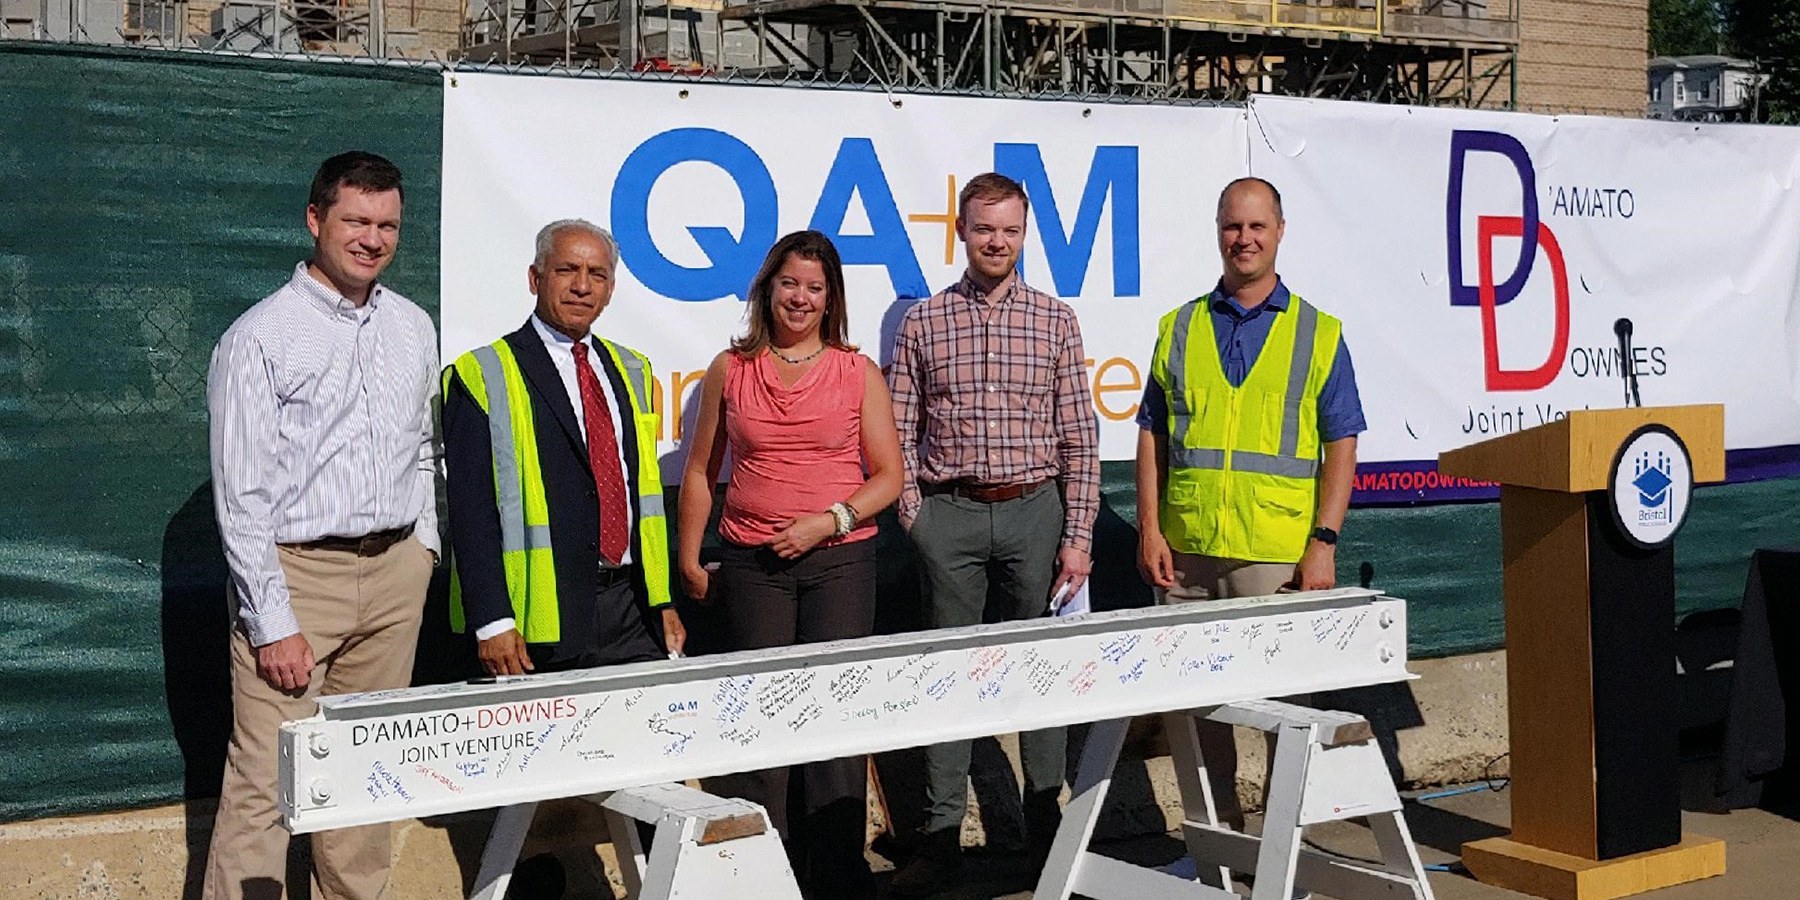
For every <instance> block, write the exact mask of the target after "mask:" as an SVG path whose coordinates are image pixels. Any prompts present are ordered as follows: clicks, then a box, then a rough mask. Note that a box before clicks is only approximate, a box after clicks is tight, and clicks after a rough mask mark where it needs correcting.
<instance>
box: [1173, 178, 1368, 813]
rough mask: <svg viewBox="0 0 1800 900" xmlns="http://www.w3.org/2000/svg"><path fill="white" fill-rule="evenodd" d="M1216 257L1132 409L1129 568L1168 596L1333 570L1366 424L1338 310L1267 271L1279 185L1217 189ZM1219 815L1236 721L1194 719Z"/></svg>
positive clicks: (1219, 594)
mask: <svg viewBox="0 0 1800 900" xmlns="http://www.w3.org/2000/svg"><path fill="white" fill-rule="evenodd" d="M1217 221H1218V238H1219V255H1220V257H1221V258H1222V260H1223V262H1224V273H1223V275H1222V276H1221V277H1220V279H1219V283H1218V286H1217V287H1215V288H1214V289H1213V291H1212V293H1210V294H1208V295H1206V296H1203V297H1200V298H1199V299H1196V300H1193V301H1190V302H1188V303H1186V304H1184V305H1182V306H1181V307H1180V308H1178V309H1176V310H1174V311H1173V312H1170V313H1169V314H1168V315H1166V316H1164V317H1163V319H1162V322H1161V323H1160V326H1159V328H1158V333H1157V341H1156V351H1155V356H1154V357H1153V359H1152V363H1151V378H1150V380H1149V383H1148V384H1147V385H1146V386H1145V388H1144V397H1143V402H1142V404H1141V405H1140V407H1139V410H1138V417H1137V422H1138V426H1139V428H1140V429H1141V430H1140V432H1139V434H1138V450H1137V487H1138V534H1139V538H1138V568H1139V570H1140V571H1141V572H1142V573H1143V575H1144V579H1145V580H1146V581H1148V582H1150V583H1151V584H1152V585H1154V586H1156V588H1158V591H1157V595H1158V599H1159V600H1160V601H1161V602H1164V603H1184V602H1192V601H1200V600H1214V599H1223V598H1227V597H1243V596H1258V595H1263V594H1273V593H1276V592H1278V591H1282V590H1309V591H1310V590H1322V589H1325V588H1329V587H1332V586H1334V585H1336V583H1337V539H1338V531H1339V529H1341V528H1342V527H1343V523H1344V513H1345V511H1346V510H1347V509H1348V508H1349V505H1350V485H1351V480H1352V477H1353V476H1354V475H1355V472H1356V435H1357V434H1358V433H1360V432H1362V431H1363V430H1364V429H1365V428H1366V427H1367V425H1366V423H1365V422H1364V421H1363V413H1362V401H1361V399H1360V397H1359V396H1358V394H1357V390H1356V372H1355V370H1354V369H1353V368H1352V367H1351V363H1350V350H1349V348H1348V347H1347V346H1346V345H1345V343H1344V340H1343V329H1342V324H1341V323H1340V322H1339V321H1338V320H1337V319H1336V318H1335V317H1333V316H1330V315H1327V314H1326V313H1323V312H1321V311H1319V310H1318V309H1317V308H1316V307H1314V306H1313V305H1312V304H1310V303H1307V302H1306V301H1304V300H1302V299H1300V297H1299V296H1298V295H1295V294H1293V293H1291V292H1290V291H1289V290H1288V288H1287V286H1286V285H1284V284H1282V282H1281V278H1280V276H1279V275H1277V274H1276V271H1275V256H1276V251H1277V249H1279V247H1280V245H1281V237H1282V233H1283V231H1284V230H1285V228H1286V224H1287V223H1286V220H1285V219H1283V218H1282V213H1281V194H1280V192H1278V191H1277V190H1276V189H1275V186H1274V185H1272V184H1270V183H1268V182H1267V181H1264V180H1262V179H1260V178H1240V179H1238V180H1236V181H1233V182H1232V183H1231V184H1229V185H1227V186H1226V187H1225V190H1224V191H1223V192H1221V193H1220V195H1219V208H1218V219H1217ZM1201 724H1202V726H1203V727H1202V729H1201V751H1202V753H1203V754H1205V756H1206V759H1207V764H1208V765H1207V771H1208V773H1209V775H1211V776H1213V778H1212V780H1213V785H1214V792H1213V793H1214V797H1215V800H1216V802H1217V803H1218V804H1219V806H1220V817H1221V819H1223V820H1224V821H1225V822H1227V823H1228V824H1230V825H1232V826H1233V827H1242V824H1243V814H1242V812H1241V811H1240V810H1239V809H1238V804H1237V794H1236V790H1235V787H1234V784H1235V778H1236V768H1237V767H1236V753H1235V749H1234V747H1233V744H1232V735H1231V729H1230V728H1229V727H1226V726H1211V727H1205V726H1208V725H1209V723H1204V722H1203V723H1201Z"/></svg>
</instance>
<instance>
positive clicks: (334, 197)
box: [203, 152, 439, 900]
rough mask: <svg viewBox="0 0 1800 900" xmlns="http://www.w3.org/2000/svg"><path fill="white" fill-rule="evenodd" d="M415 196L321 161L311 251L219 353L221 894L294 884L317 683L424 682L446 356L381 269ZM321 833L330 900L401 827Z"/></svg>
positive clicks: (360, 163)
mask: <svg viewBox="0 0 1800 900" xmlns="http://www.w3.org/2000/svg"><path fill="white" fill-rule="evenodd" d="M401 204H402V196H401V184H400V170H399V169H397V168H395V166H394V164H393V163H391V162H389V161H387V160H386V159H383V158H381V157H379V156H376V155H374V154H372V153H363V152H351V153H344V154H340V155H338V156H334V157H332V158H331V159H328V160H326V161H325V163H324V165H322V166H320V167H319V172H318V174H317V176H315V177H314V179H313V184H312V192H311V195H310V197H309V198H308V203H307V207H306V224H307V227H308V229H309V230H310V231H311V232H312V235H313V254H312V257H311V258H310V259H309V260H307V261H306V262H304V263H301V264H300V265H298V266H296V267H295V269H294V275H293V277H292V278H291V279H290V280H289V281H288V283H287V284H286V285H284V286H283V287H282V288H281V289H280V290H278V291H276V292H275V293H273V294H270V295H269V296H268V297H266V298H264V299H263V301H262V302H260V303H258V304H256V305H255V306H253V307H251V308H250V310H249V311H248V312H246V313H244V314H243V315H242V316H241V317H239V318H238V320H237V321H236V322H235V323H233V324H232V326H231V328H230V329H228V330H227V331H226V332H225V335H224V336H223V337H221V338H220V339H219V345H218V347H217V348H216V349H215V350H214V351H213V358H212V368H211V370H210V371H209V372H208V375H207V393H208V398H207V399H208V407H209V410H210V412H211V418H212V475H213V501H214V505H215V507H216V510H217V513H218V517H219V530H220V533H221V535H222V536H223V538H224V544H225V557H226V561H227V562H228V563H229V565H230V570H231V598H232V599H231V604H232V608H233V609H232V611H233V620H234V625H235V627H234V628H233V630H232V634H231V694H232V709H233V724H232V734H231V746H230V750H229V752H228V755H227V758H226V762H225V783H224V789H223V793H222V796H221V797H220V799H219V813H218V816H217V818H216V819H215V822H214V826H213V840H212V849H211V853H210V856H209V858H208V860H207V866H206V879H205V886H204V891H203V895H204V896H205V897H206V898H208V900H225V898H231V900H238V898H244V897H249V898H256V900H260V898H271V900H274V898H279V897H281V896H282V892H283V890H284V886H285V885H284V882H285V878H286V869H287V843H288V841H287V832H285V831H283V830H282V828H281V825H280V823H279V821H278V816H277V808H276V793H275V792H276V735H277V733H278V731H279V729H280V726H281V723H282V722H283V721H284V720H288V719H300V718H305V717H307V716H310V715H312V714H313V713H314V712H315V711H316V709H317V706H316V704H315V703H314V702H313V698H315V697H317V696H318V695H320V694H343V693H350V692H355V691H368V690H378V689H381V688H392V687H404V686H406V685H407V684H408V683H409V682H410V681H411V677H412V663H413V652H414V649H415V647H416V645H417V642H418V633H419V621H420V616H421V613H422V612H423V609H424V604H425V588H426V585H427V584H428V583H429V581H430V579H431V569H432V567H433V566H434V565H436V562H437V556H438V547H439V544H438V530H437V505H436V504H437V497H436V488H435V482H434V475H435V470H436V467H437V459H438V454H437V451H436V450H435V449H434V446H433V435H432V415H431V408H432V402H433V400H434V398H435V396H436V394H437V384H438V352H437V334H436V331H435V329H434V328H433V327H432V324H431V318H430V317H429V316H428V315H426V313H425V311H424V310H421V309H420V308H419V307H417V306H415V305H413V303H412V302H411V301H409V300H407V299H406V298H405V297H402V296H400V295H399V294H396V293H394V292H393V291H391V290H388V289H387V288H386V287H383V286H381V285H379V284H377V283H376V279H377V277H378V276H380V274H381V272H382V270H383V269H385V268H387V265H388V263H389V262H390V261H391V260H392V259H393V256H394V250H395V247H396V246H397V245H398V243H399V237H400V214H401ZM312 846H313V862H314V874H313V881H314V884H315V886H316V891H317V893H318V894H319V895H321V896H324V897H326V898H333V900H335V898H345V900H364V898H367V900H374V898H377V897H379V896H381V895H382V894H383V893H384V892H385V891H386V887H387V878H388V857H389V843H388V826H387V825H372V826H367V827H363V828H352V829H344V830H341V831H335V832H325V833H323V834H318V835H314V836H313V842H312ZM298 891H299V892H301V893H305V892H306V889H305V888H303V887H301V888H298Z"/></svg>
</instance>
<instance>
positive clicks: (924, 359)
mask: <svg viewBox="0 0 1800 900" xmlns="http://www.w3.org/2000/svg"><path fill="white" fill-rule="evenodd" d="M1027 208H1028V201H1027V200H1026V197H1025V190H1024V188H1022V187H1020V185H1019V183H1018V182H1016V181H1014V180H1012V179H1010V178H1007V177H1005V176H1003V175H999V174H995V173H988V174H985V175H980V176H977V177H975V178H973V179H971V180H970V181H969V183H968V185H967V186H965V187H964V188H963V191H962V195H961V196H960V198H959V199H958V215H957V221H956V231H957V235H958V236H959V237H961V238H962V241H963V247H964V248H965V250H966V251H967V253H968V259H969V262H968V269H967V270H966V271H965V272H964V274H963V277H962V280H960V281H958V282H957V283H956V284H955V285H953V286H951V287H949V288H947V289H945V290H944V291H942V292H941V293H939V294H937V295H936V296H934V297H932V298H930V299H929V300H926V301H924V302H922V303H919V304H916V305H915V306H913V307H912V308H911V309H909V310H907V312H906V316H905V318H903V319H902V320H901V322H900V327H899V331H898V334H896V335H895V338H894V361H893V366H892V368H891V369H890V371H889V373H888V385H889V387H890V389H891V390H892V391H893V395H894V418H895V419H896V421H897V424H898V425H899V429H900V449H901V455H902V456H903V457H904V459H905V461H906V479H905V481H904V482H903V485H902V488H901V492H900V503H899V510H898V512H899V514H900V524H901V525H902V526H904V527H905V528H906V530H907V532H908V533H909V534H910V535H912V539H913V543H914V545H915V546H916V547H917V548H918V556H919V564H920V567H921V568H922V569H923V571H924V574H925V580H926V583H927V590H928V595H927V596H928V598H929V599H928V601H927V604H926V614H927V615H926V620H927V624H929V625H930V626H931V627H934V628H950V627H955V626H958V625H974V624H977V623H979V622H981V621H982V619H983V612H984V610H985V608H986V603H987V599H988V595H989V589H990V587H991V588H993V589H994V593H995V594H996V602H997V603H998V604H999V605H1000V609H999V612H1000V614H1001V615H1003V616H1004V617H1005V618H1006V619H1030V618H1035V617H1038V616H1042V615H1046V614H1047V612H1048V610H1049V608H1050V605H1051V603H1052V600H1053V599H1055V600H1058V601H1066V600H1067V599H1068V598H1069V597H1072V596H1074V594H1075V592H1076V591H1077V590H1079V589H1080V588H1081V586H1082V584H1083V582H1085V581H1086V580H1087V576H1088V570H1089V568H1090V567H1091V560H1090V557H1089V553H1090V550H1091V547H1092V545H1093V533H1094V519H1095V517H1096V515H1097V514H1098V512H1099V509H1100V456H1099V440H1100V438H1099V431H1098V426H1097V425H1096V422H1095V419H1094V405H1093V401H1092V400H1091V398H1090V397H1089V394H1088V384H1087V369H1086V357H1085V354H1084V353H1083V352H1082V348H1081V327H1080V324H1079V323H1078V322H1077V321H1076V318H1075V312H1074V310H1072V309H1070V308H1069V306H1068V305H1067V304H1065V303H1063V302H1062V301H1060V300H1058V299H1056V298H1055V297H1052V296H1050V295H1048V294H1045V293H1043V292H1042V291H1038V290H1035V289H1033V288H1031V287H1030V286H1028V285H1026V284H1025V282H1024V281H1023V280H1022V279H1021V278H1020V277H1019V273H1018V263H1019V253H1020V251H1021V249H1022V247H1023V245H1024V242H1025V216H1026V211H1027ZM1064 743H1065V742H1064V734H1063V730H1062V729H1060V728H1056V729H1047V730H1044V731H1038V732H1030V733H1025V734H1021V735H1020V736H1019V748H1020V756H1021V757H1022V762H1023V763H1024V769H1025V823H1026V828H1027V831H1028V837H1029V840H1030V843H1031V848H1032V850H1033V852H1034V854H1035V855H1036V856H1037V858H1038V859H1039V861H1040V862H1041V860H1042V857H1043V856H1045V855H1047V854H1048V852H1049V849H1050V842H1051V840H1052V838H1054V837H1055V834H1056V827H1057V825H1058V824H1059V822H1060V821H1061V810H1060V808H1059V806H1058V804H1057V796H1058V794H1059V793H1060V792H1061V790H1062V779H1063V767H1064ZM968 774H969V742H968V741H956V742H953V743H948V744H939V745H936V746H933V747H929V748H927V749H926V800H927V802H928V804H929V806H930V809H929V812H928V816H927V821H926V825H925V831H926V836H925V844H924V847H923V848H922V850H921V852H920V854H919V856H918V857H917V858H915V859H914V860H913V861H912V862H911V863H910V864H908V865H907V866H906V868H904V869H902V870H901V871H900V872H899V873H898V874H896V875H895V877H894V880H893V882H892V884H891V885H890V889H891V890H892V891H893V892H894V893H896V894H899V895H902V896H906V895H915V896H916V895H921V894H927V893H931V892H934V891H936V890H939V889H941V888H944V887H948V886H949V885H950V884H951V883H952V882H953V880H954V879H955V876H956V874H957V870H958V869H959V868H960V866H961V863H962V847H961V843H960V838H961V834H962V820H963V814H964V812H965V810H966V809H967V805H968V796H967V782H968Z"/></svg>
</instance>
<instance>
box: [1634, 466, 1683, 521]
mask: <svg viewBox="0 0 1800 900" xmlns="http://www.w3.org/2000/svg"><path fill="white" fill-rule="evenodd" d="M1650 454H1651V451H1649V450H1645V451H1644V452H1643V453H1641V454H1639V455H1638V459H1637V464H1636V466H1635V467H1634V468H1635V469H1636V472H1637V477H1635V478H1633V479H1631V484H1632V486H1633V487H1635V488H1637V492H1638V506H1639V507H1640V508H1639V509H1638V521H1639V522H1664V523H1666V522H1668V521H1669V507H1670V503H1669V487H1670V486H1671V485H1673V484H1674V483H1675V480H1674V479H1673V478H1670V477H1669V468H1670V461H1669V458H1668V456H1666V455H1664V454H1663V453H1662V452H1660V451H1658V452H1657V453H1656V458H1655V459H1651V456H1650Z"/></svg>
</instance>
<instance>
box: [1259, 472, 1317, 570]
mask: <svg viewBox="0 0 1800 900" xmlns="http://www.w3.org/2000/svg"><path fill="white" fill-rule="evenodd" d="M1250 496H1251V498H1252V500H1253V501H1254V502H1255V504H1256V508H1255V510H1254V511H1253V514H1252V516H1251V520H1250V552H1251V553H1252V554H1254V555H1255V557H1256V559H1257V560H1259V561H1269V562H1289V561H1292V560H1297V559H1299V558H1300V554H1301V553H1302V552H1303V551H1305V549H1306V535H1307V533H1308V532H1309V531H1311V530H1312V529H1311V523H1312V514H1313V492H1312V491H1309V490H1306V489H1304V488H1295V487H1286V486H1282V485H1273V484H1259V485H1256V486H1255V487H1254V488H1252V489H1251V492H1250Z"/></svg>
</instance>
